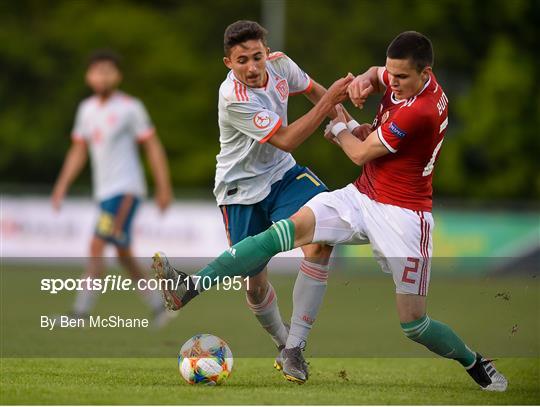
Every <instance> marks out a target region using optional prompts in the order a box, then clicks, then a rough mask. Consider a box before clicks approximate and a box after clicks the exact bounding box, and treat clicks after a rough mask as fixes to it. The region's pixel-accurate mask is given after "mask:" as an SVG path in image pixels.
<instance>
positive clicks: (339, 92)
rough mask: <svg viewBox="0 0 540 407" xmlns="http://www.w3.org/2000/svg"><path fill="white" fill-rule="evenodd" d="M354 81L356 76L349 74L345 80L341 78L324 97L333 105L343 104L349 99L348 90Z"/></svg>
mask: <svg viewBox="0 0 540 407" xmlns="http://www.w3.org/2000/svg"><path fill="white" fill-rule="evenodd" d="M353 79H354V75H353V74H352V73H350V72H349V73H348V74H347V76H345V77H344V78H339V79H338V80H337V81H335V82H334V83H333V84H332V86H330V87H329V88H328V90H327V91H326V93H325V94H324V96H323V97H324V98H326V99H327V100H328V101H329V102H330V103H331V104H332V105H337V104H338V103H341V102H343V101H344V100H345V99H347V97H348V93H347V89H348V87H349V84H350V83H351V82H352V80H353Z"/></svg>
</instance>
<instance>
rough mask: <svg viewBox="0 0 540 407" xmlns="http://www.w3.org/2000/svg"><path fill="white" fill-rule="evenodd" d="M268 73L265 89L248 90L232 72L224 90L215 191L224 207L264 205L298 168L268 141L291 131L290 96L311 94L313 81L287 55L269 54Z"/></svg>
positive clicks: (220, 89)
mask: <svg viewBox="0 0 540 407" xmlns="http://www.w3.org/2000/svg"><path fill="white" fill-rule="evenodd" d="M266 71H267V73H268V82H267V83H266V86H264V87H261V88H252V87H248V86H246V85H244V84H243V83H242V82H240V81H239V80H238V79H236V77H235V76H234V73H233V71H230V72H229V74H228V75H227V78H226V79H225V81H223V83H222V84H221V87H220V88H219V104H218V113H219V132H220V137H219V141H220V145H221V150H220V152H219V154H218V156H217V157H216V158H217V166H216V180H215V188H214V195H215V196H216V200H217V203H218V205H230V204H244V205H250V204H254V203H257V202H260V201H262V200H263V199H264V198H266V196H267V195H268V194H269V193H270V187H271V185H272V184H273V183H275V182H277V181H279V180H281V179H282V178H283V175H284V174H285V173H286V172H287V171H288V170H290V169H291V168H292V167H293V166H294V165H295V163H296V162H295V161H294V158H293V157H292V155H291V154H290V153H287V152H285V151H282V150H280V149H278V148H277V147H274V146H272V145H271V144H270V143H266V141H268V140H269V139H270V137H272V136H273V135H274V133H275V132H276V131H277V130H278V129H279V128H280V127H281V126H287V102H288V99H289V95H294V94H298V93H304V92H309V91H310V90H311V86H312V81H311V79H310V78H309V76H308V75H306V74H305V73H304V72H303V71H302V70H301V69H300V68H299V67H298V65H296V64H295V63H294V62H293V61H292V60H291V59H290V58H289V57H287V56H286V55H285V54H283V53H281V52H274V53H272V54H270V55H269V57H268V60H267V63H266Z"/></svg>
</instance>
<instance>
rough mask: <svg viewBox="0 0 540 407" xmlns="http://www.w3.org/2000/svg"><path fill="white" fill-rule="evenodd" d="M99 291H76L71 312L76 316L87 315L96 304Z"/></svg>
mask: <svg viewBox="0 0 540 407" xmlns="http://www.w3.org/2000/svg"><path fill="white" fill-rule="evenodd" d="M98 294H99V291H94V290H86V289H84V290H82V291H77V295H76V297H75V304H74V305H73V313H74V314H75V315H78V316H86V315H89V314H90V312H91V311H92V309H94V305H95V304H96V300H97V296H98Z"/></svg>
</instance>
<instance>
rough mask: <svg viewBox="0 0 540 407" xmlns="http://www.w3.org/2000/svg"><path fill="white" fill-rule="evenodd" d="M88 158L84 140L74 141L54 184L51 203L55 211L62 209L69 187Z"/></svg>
mask: <svg viewBox="0 0 540 407" xmlns="http://www.w3.org/2000/svg"><path fill="white" fill-rule="evenodd" d="M87 158H88V152H87V147H86V143H85V142H84V141H82V140H75V141H73V144H72V145H71V147H70V149H69V150H68V152H67V154H66V158H65V160H64V164H63V166H62V170H61V171H60V175H59V176H58V179H57V180H56V183H55V184H54V188H53V192H52V197H51V201H52V206H53V208H54V209H55V210H59V209H60V206H61V205H62V201H63V200H64V196H65V195H66V193H67V191H68V189H69V186H70V185H71V183H72V182H73V181H74V180H75V178H77V175H79V173H80V172H81V170H82V169H83V167H84V165H85V164H86V160H87Z"/></svg>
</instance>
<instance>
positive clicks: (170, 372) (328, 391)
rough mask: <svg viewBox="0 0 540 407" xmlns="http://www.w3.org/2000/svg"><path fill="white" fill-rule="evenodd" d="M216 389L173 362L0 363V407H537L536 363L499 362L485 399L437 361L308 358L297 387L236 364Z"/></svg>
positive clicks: (267, 365) (251, 361) (256, 365)
mask: <svg viewBox="0 0 540 407" xmlns="http://www.w3.org/2000/svg"><path fill="white" fill-rule="evenodd" d="M235 363H236V365H235V367H234V369H233V374H232V375H231V376H230V377H229V379H228V380H227V381H226V382H225V383H224V384H223V385H222V386H219V387H206V386H190V385H188V384H186V383H183V381H182V378H181V377H180V375H179V373H178V372H177V370H176V365H175V359H174V358H170V359H164V358H145V359H125V358H119V359H103V358H91V359H5V360H3V362H2V396H1V402H2V404H34V403H39V404H478V405H486V404H497V405H501V404H538V403H539V402H540V389H539V383H540V381H539V360H538V359H529V358H514V359H502V360H499V361H498V364H497V366H498V367H499V368H500V369H501V370H503V371H504V373H505V374H506V375H507V377H508V379H509V382H510V385H509V389H508V390H507V391H506V392H505V393H488V392H484V391H482V390H480V389H479V388H478V387H477V386H476V385H474V384H473V383H472V382H471V380H470V379H469V377H468V376H467V375H466V374H465V373H464V372H463V371H462V369H461V368H460V367H459V366H458V365H457V364H455V363H451V362H449V361H445V360H441V359H431V358H422V359H417V358H415V359H386V358H362V359H346V358H329V359H326V358H315V359H312V360H311V377H310V379H309V381H308V382H307V383H306V384H304V385H302V386H299V385H296V384H293V383H289V382H287V381H285V380H284V378H283V377H282V375H281V374H280V373H279V372H277V371H275V370H274V369H273V368H272V359H267V358H237V359H236V360H235Z"/></svg>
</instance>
